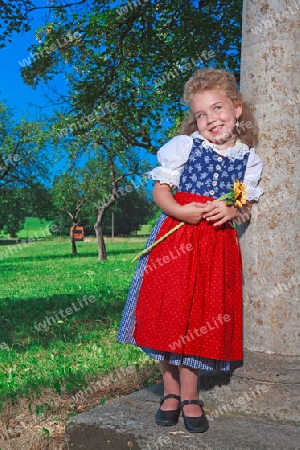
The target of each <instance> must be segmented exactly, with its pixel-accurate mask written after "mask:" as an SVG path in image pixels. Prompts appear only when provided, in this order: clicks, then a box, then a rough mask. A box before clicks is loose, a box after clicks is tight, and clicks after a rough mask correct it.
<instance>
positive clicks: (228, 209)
mask: <svg viewBox="0 0 300 450" xmlns="http://www.w3.org/2000/svg"><path fill="white" fill-rule="evenodd" d="M205 206H206V208H205V211H204V212H203V219H205V220H207V221H208V222H209V221H215V223H214V224H213V225H214V226H215V227H217V226H219V225H223V224H224V223H226V222H229V221H230V220H233V219H236V218H237V217H238V216H239V209H238V208H236V207H235V206H232V205H230V206H229V205H226V200H222V201H220V202H207V203H206V205H205Z"/></svg>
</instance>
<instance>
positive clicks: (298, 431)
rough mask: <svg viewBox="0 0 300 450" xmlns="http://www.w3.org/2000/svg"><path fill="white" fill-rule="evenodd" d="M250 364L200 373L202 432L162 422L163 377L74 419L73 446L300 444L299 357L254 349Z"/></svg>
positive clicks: (259, 449) (228, 449) (251, 448)
mask: <svg viewBox="0 0 300 450" xmlns="http://www.w3.org/2000/svg"><path fill="white" fill-rule="evenodd" d="M244 363H245V365H244V367H241V368H238V369H236V370H235V371H234V374H232V375H231V376H229V375H221V374H220V373H216V374H212V373H210V374H207V373H202V374H201V375H200V377H199V382H200V398H201V399H203V400H204V405H205V412H206V415H207V417H208V419H209V422H210V428H209V430H208V431H207V432H205V433H203V434H198V433H196V434H191V433H189V432H187V431H186V430H185V428H184V424H183V418H182V417H180V419H179V422H178V424H177V425H176V426H174V427H160V426H157V425H156V423H155V419H154V417H155V413H156V411H157V409H158V407H159V398H160V397H161V396H163V384H162V383H159V384H157V385H154V386H151V387H149V388H147V389H142V390H141V391H138V392H134V393H133V394H130V395H127V396H125V397H122V398H120V399H117V400H113V401H110V402H107V403H106V404H105V405H103V406H98V407H96V408H95V409H93V410H92V411H89V412H87V413H83V414H79V415H78V416H75V417H72V418H71V419H69V421H68V422H67V424H66V443H67V448H68V449H69V450H80V449H84V450H128V449H134V450H156V449H160V450H169V449H170V450H171V449H172V450H179V449H185V450H196V449H197V450H278V449H284V450H300V427H299V425H300V407H299V405H300V401H299V400H300V399H299V396H300V384H299V358H298V357H292V356H291V357H288V358H286V357H285V358H284V357H281V356H278V355H262V354H256V353H252V352H251V353H247V354H245V360H244ZM247 367H248V370H247V369H246V368H247ZM249 368H250V369H249ZM297 377H298V378H297Z"/></svg>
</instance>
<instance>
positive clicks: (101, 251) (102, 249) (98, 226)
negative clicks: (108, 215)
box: [94, 208, 106, 261]
mask: <svg viewBox="0 0 300 450" xmlns="http://www.w3.org/2000/svg"><path fill="white" fill-rule="evenodd" d="M104 212H105V209H104V208H100V209H98V216H97V221H96V223H95V225H94V229H95V232H96V237H97V244H98V261H105V260H106V246H105V242H104V238H103V233H102V222H103V218H104Z"/></svg>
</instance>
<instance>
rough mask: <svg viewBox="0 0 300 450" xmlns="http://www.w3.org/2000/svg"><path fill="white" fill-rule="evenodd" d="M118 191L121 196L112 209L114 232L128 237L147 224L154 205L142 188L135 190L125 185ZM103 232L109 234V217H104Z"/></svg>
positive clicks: (110, 228) (110, 229) (110, 227)
mask: <svg viewBox="0 0 300 450" xmlns="http://www.w3.org/2000/svg"><path fill="white" fill-rule="evenodd" d="M126 188H127V191H126ZM128 188H130V190H129V189H128ZM120 191H121V192H122V193H123V195H121V196H120V197H119V199H117V200H116V204H115V206H114V207H113V208H112V209H113V212H114V232H115V234H119V235H129V234H131V233H133V232H136V231H138V230H139V229H140V226H141V225H143V224H145V223H147V221H148V219H149V218H150V217H151V216H152V215H153V211H154V205H155V204H154V203H153V202H152V201H150V199H149V198H148V197H147V193H146V191H145V189H144V188H143V187H138V189H135V188H134V185H133V184H127V185H126V186H121V187H120ZM103 232H104V233H105V234H111V232H112V221H111V217H106V220H104V222H103Z"/></svg>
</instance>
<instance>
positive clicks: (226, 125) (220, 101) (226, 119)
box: [190, 90, 242, 150]
mask: <svg viewBox="0 0 300 450" xmlns="http://www.w3.org/2000/svg"><path fill="white" fill-rule="evenodd" d="M190 106H191V110H192V112H193V114H194V116H195V118H196V121H197V127H198V130H199V132H200V134H201V135H202V136H203V137H204V138H205V139H207V140H208V141H210V142H212V143H213V144H216V145H217V146H218V147H219V148H220V149H222V150H225V149H227V148H229V147H232V146H233V145H234V144H235V140H236V133H235V124H236V120H237V118H238V117H240V115H241V114H242V105H241V104H238V105H236V106H235V105H234V104H233V102H232V101H231V100H230V99H229V98H228V97H227V96H226V95H225V94H224V93H223V91H221V90H210V91H201V92H199V93H196V94H194V95H193V97H192V99H191V101H190Z"/></svg>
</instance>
